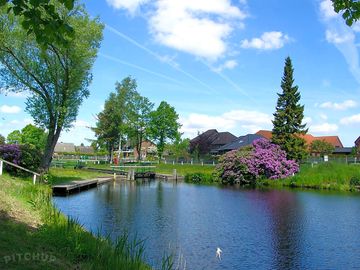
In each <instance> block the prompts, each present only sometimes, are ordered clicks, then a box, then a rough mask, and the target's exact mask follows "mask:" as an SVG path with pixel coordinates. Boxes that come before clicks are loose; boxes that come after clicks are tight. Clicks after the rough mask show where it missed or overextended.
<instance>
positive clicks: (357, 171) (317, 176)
mask: <svg viewBox="0 0 360 270" xmlns="http://www.w3.org/2000/svg"><path fill="white" fill-rule="evenodd" d="M357 179H358V180H357ZM259 185H266V186H270V187H283V186H285V187H299V188H313V189H329V190H341V191H357V190H358V188H359V187H360V165H354V164H352V165H347V164H341V163H331V162H327V163H322V164H317V165H314V166H311V165H309V164H305V165H302V166H301V167H300V172H299V173H298V174H296V175H295V176H293V177H289V178H286V179H282V180H263V181H260V183H259Z"/></svg>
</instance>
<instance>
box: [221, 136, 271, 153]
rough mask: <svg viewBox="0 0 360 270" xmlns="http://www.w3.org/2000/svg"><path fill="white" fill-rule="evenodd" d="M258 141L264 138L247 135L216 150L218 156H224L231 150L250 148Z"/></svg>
mask: <svg viewBox="0 0 360 270" xmlns="http://www.w3.org/2000/svg"><path fill="white" fill-rule="evenodd" d="M258 139H264V137H263V136H261V135H258V134H247V135H245V136H240V137H239V138H237V139H236V140H235V141H233V142H231V143H228V144H226V145H224V146H222V147H220V148H219V149H218V154H224V153H226V152H229V151H232V150H238V149H240V148H243V147H246V146H251V145H252V143H253V142H254V141H255V140H258Z"/></svg>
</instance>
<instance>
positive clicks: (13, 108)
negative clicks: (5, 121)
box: [0, 105, 21, 114]
mask: <svg viewBox="0 0 360 270" xmlns="http://www.w3.org/2000/svg"><path fill="white" fill-rule="evenodd" d="M0 112H2V113H12V114H15V113H19V112H21V108H20V107H19V106H9V105H2V106H1V107H0Z"/></svg>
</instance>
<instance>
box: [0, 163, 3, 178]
mask: <svg viewBox="0 0 360 270" xmlns="http://www.w3.org/2000/svg"><path fill="white" fill-rule="evenodd" d="M3 164H4V162H3V161H2V160H0V175H2V173H3Z"/></svg>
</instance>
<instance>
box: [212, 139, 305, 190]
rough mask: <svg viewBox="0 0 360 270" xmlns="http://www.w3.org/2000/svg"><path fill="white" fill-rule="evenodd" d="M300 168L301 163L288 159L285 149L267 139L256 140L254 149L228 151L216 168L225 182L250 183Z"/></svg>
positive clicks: (276, 176) (286, 175)
mask: <svg viewBox="0 0 360 270" xmlns="http://www.w3.org/2000/svg"><path fill="white" fill-rule="evenodd" d="M298 170H299V165H298V164H297V163H296V162H295V161H294V160H288V159H287V158H286V153H285V151H283V150H281V149H280V147H279V146H278V145H275V144H272V143H271V142H270V141H268V140H266V139H259V140H255V141H254V142H253V147H252V149H245V150H244V149H240V150H237V151H231V152H229V153H226V154H225V155H224V156H222V157H221V159H220V163H219V165H218V166H217V169H216V171H217V176H218V177H219V178H221V180H222V182H223V183H224V184H234V183H240V184H250V183H254V182H255V181H256V180H257V179H259V178H268V179H279V178H286V177H288V176H291V175H293V174H294V173H296V172H298Z"/></svg>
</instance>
